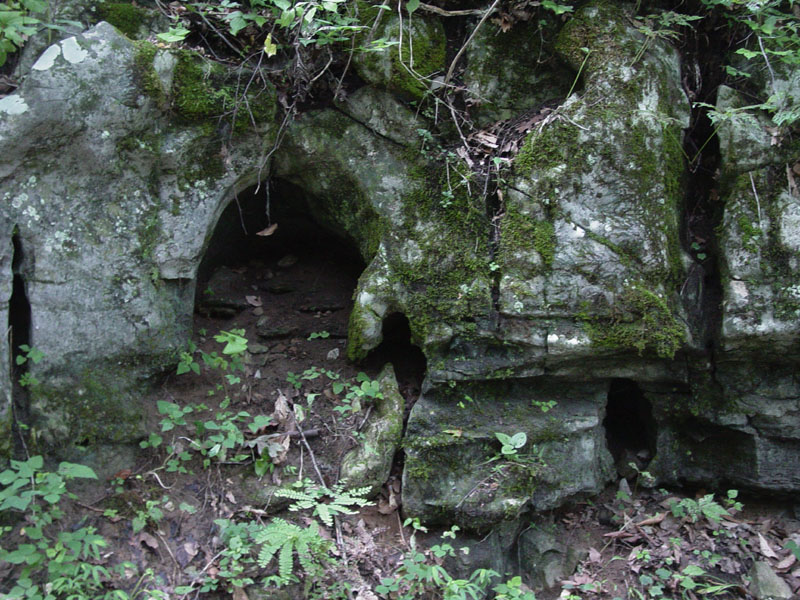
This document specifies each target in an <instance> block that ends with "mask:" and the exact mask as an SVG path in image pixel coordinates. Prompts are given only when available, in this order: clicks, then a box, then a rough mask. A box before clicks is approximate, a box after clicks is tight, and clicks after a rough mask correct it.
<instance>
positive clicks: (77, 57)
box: [61, 36, 89, 65]
mask: <svg viewBox="0 0 800 600" xmlns="http://www.w3.org/2000/svg"><path fill="white" fill-rule="evenodd" d="M61 52H62V53H63V54H64V60H66V61H67V62H68V63H70V64H73V65H76V64H78V63H80V62H83V61H84V60H85V59H86V57H87V56H89V52H88V50H84V49H83V48H81V47H80V44H78V40H77V39H76V38H75V36H72V37H68V38H67V39H65V40H63V41H62V42H61Z"/></svg>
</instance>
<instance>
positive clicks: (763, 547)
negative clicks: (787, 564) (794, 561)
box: [758, 533, 778, 558]
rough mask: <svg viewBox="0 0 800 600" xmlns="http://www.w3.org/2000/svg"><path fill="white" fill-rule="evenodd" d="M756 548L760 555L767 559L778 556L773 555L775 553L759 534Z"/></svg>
mask: <svg viewBox="0 0 800 600" xmlns="http://www.w3.org/2000/svg"><path fill="white" fill-rule="evenodd" d="M758 548H759V550H760V552H761V554H763V555H764V556H766V557H767V558H778V555H777V554H775V551H774V550H773V549H772V547H771V546H770V545H769V542H768V541H767V540H766V539H765V538H764V536H763V535H761V534H760V533H759V534H758Z"/></svg>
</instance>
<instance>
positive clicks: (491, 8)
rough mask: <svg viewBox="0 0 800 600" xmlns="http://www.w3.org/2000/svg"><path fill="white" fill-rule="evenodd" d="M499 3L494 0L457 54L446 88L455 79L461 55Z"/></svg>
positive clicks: (447, 77) (446, 81) (448, 74)
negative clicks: (455, 71)
mask: <svg viewBox="0 0 800 600" xmlns="http://www.w3.org/2000/svg"><path fill="white" fill-rule="evenodd" d="M499 3H500V0H494V2H493V3H492V5H491V6H490V7H489V8H488V9H487V11H486V13H484V15H483V18H482V19H481V20H480V21H478V24H477V25H476V26H475V29H473V30H472V33H470V34H469V37H468V38H467V41H466V42H464V45H463V46H461V49H460V50H459V51H458V52H457V53H456V56H455V58H454V59H453V62H451V63H450V68H449V69H448V70H447V75H446V76H445V78H444V86H445V87H447V85H448V84H449V83H450V79H451V78H452V77H453V71H454V70H455V68H456V65H457V64H458V61H459V60H460V59H461V55H462V54H464V52H465V51H466V49H467V46H469V44H470V42H471V41H472V39H473V38H474V37H475V34H476V33H478V30H479V29H480V28H481V25H483V24H484V23H485V22H486V19H488V18H489V15H490V14H492V12H494V9H495V7H496V6H497V5H498V4H499Z"/></svg>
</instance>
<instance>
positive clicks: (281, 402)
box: [272, 390, 292, 427]
mask: <svg viewBox="0 0 800 600" xmlns="http://www.w3.org/2000/svg"><path fill="white" fill-rule="evenodd" d="M291 414H292V411H291V409H290V408H289V401H288V400H287V399H286V396H284V395H283V392H282V391H280V390H279V391H278V398H277V399H276V400H275V408H274V409H273V410H272V418H273V419H275V420H276V421H277V422H278V425H279V426H280V427H286V424H287V423H288V422H289V417H290V415H291Z"/></svg>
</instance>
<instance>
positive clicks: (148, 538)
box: [133, 531, 158, 551]
mask: <svg viewBox="0 0 800 600" xmlns="http://www.w3.org/2000/svg"><path fill="white" fill-rule="evenodd" d="M133 539H134V541H135V542H136V543H137V544H144V545H145V546H147V547H148V548H150V549H151V550H154V551H155V550H158V540H157V539H156V538H154V537H153V536H152V535H150V534H149V533H147V532H146V531H140V532H139V533H138V534H137V535H136V536H135V537H134V538H133Z"/></svg>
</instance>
